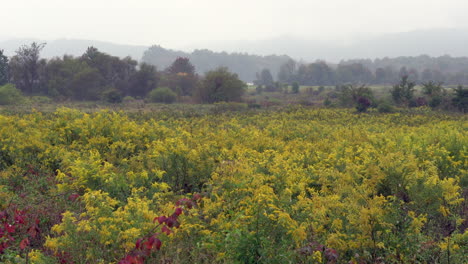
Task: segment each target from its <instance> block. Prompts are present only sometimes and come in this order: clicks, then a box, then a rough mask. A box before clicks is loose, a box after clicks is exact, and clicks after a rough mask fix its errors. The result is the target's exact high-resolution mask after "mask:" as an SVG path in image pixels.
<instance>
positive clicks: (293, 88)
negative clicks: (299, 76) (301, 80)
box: [292, 82, 299, 94]
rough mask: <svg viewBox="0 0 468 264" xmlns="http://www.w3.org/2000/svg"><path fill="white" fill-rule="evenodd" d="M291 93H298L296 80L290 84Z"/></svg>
mask: <svg viewBox="0 0 468 264" xmlns="http://www.w3.org/2000/svg"><path fill="white" fill-rule="evenodd" d="M292 93H295V94H297V93H299V84H298V83H297V82H293V84H292Z"/></svg>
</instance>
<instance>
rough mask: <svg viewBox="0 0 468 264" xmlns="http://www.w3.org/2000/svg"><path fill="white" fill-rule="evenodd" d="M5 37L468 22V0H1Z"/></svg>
mask: <svg viewBox="0 0 468 264" xmlns="http://www.w3.org/2000/svg"><path fill="white" fill-rule="evenodd" d="M0 10H2V12H1V17H2V26H1V29H0V37H2V38H10V37H14V38H16V37H28V38H29V37H32V38H39V39H46V40H52V39H57V38H81V39H94V40H104V41H112V42H117V43H122V44H141V45H151V44H161V45H163V46H165V47H170V48H182V47H188V46H191V45H195V44H202V43H210V42H218V43H219V42H226V41H230V40H232V41H235V40H256V39H267V38H271V37H277V36H282V35H291V36H296V37H302V38H317V39H325V40H326V39H352V37H354V36H360V37H365V36H366V35H369V34H384V33H387V32H404V31H412V30H417V29H429V28H460V27H465V26H464V25H468V19H467V18H466V17H467V16H466V15H465V13H466V12H467V11H468V1H467V0H288V1H286V0H281V1H280V0H230V1H227V0H224V1H223V0H192V1H189V0H132V1H131V0H74V1H69V0H1V1H0Z"/></svg>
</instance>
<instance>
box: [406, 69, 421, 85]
mask: <svg viewBox="0 0 468 264" xmlns="http://www.w3.org/2000/svg"><path fill="white" fill-rule="evenodd" d="M408 79H410V80H412V81H414V82H417V81H418V80H419V72H418V70H416V69H414V68H411V69H409V71H408Z"/></svg>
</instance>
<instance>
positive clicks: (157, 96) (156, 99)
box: [148, 87, 177, 104]
mask: <svg viewBox="0 0 468 264" xmlns="http://www.w3.org/2000/svg"><path fill="white" fill-rule="evenodd" d="M148 98H149V100H150V101H151V102H153V103H165V104H172V103H174V102H175V100H176V99H177V94H176V93H175V92H173V91H172V90H171V89H169V88H167V87H159V88H156V89H154V90H152V91H151V92H150V93H149V95H148Z"/></svg>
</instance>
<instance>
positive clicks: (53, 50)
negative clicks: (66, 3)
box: [0, 39, 148, 60]
mask: <svg viewBox="0 0 468 264" xmlns="http://www.w3.org/2000/svg"><path fill="white" fill-rule="evenodd" d="M32 42H37V43H47V45H46V46H45V47H44V49H43V50H42V52H41V56H42V57H44V58H53V57H61V56H63V55H64V54H67V55H73V56H81V55H82V54H83V53H84V52H85V51H86V49H87V48H88V47H90V46H93V47H96V48H97V49H99V50H100V51H102V52H105V53H108V54H111V55H113V56H118V57H121V58H123V57H126V56H130V57H132V58H134V59H137V60H140V59H141V56H142V55H143V52H144V51H145V50H146V49H148V47H147V46H137V45H121V44H115V43H111V42H105V41H96V40H83V39H57V40H52V41H46V40H40V39H10V40H4V41H0V49H3V50H4V51H5V54H6V55H7V56H13V55H14V54H15V51H16V50H17V49H18V48H19V47H21V46H22V45H29V44H31V43H32Z"/></svg>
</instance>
